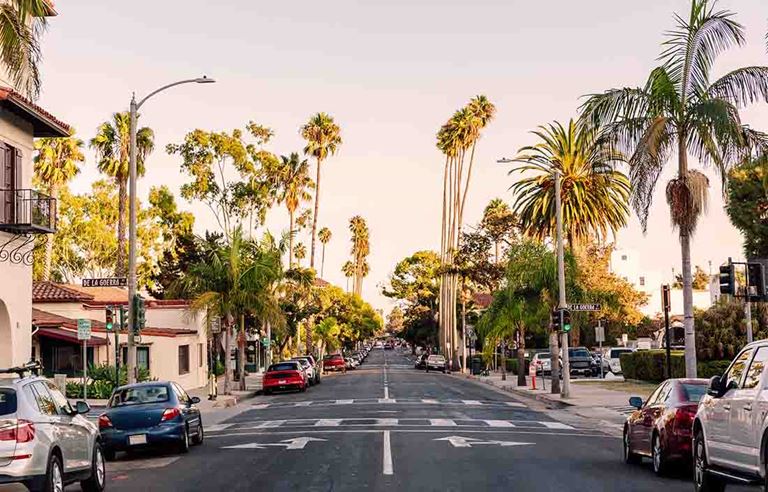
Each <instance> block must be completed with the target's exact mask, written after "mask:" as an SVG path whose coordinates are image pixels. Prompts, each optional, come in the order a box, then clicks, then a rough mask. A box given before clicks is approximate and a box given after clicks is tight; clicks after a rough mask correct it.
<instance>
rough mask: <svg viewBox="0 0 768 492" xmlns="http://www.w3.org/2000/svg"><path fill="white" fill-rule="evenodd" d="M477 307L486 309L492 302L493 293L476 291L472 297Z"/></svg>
mask: <svg viewBox="0 0 768 492" xmlns="http://www.w3.org/2000/svg"><path fill="white" fill-rule="evenodd" d="M472 300H473V301H474V303H475V304H476V305H477V307H479V308H481V309H487V308H488V306H490V305H491V303H492V302H493V295H492V294H488V293H486V292H478V293H477V294H475V295H474V296H473V298H472Z"/></svg>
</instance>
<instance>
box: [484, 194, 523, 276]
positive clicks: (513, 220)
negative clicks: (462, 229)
mask: <svg viewBox="0 0 768 492" xmlns="http://www.w3.org/2000/svg"><path fill="white" fill-rule="evenodd" d="M517 225H518V219H517V217H516V216H515V214H514V213H512V210H511V209H510V208H509V205H507V202H505V201H504V200H502V199H501V198H494V199H493V200H491V201H490V202H488V205H486V206H485V210H484V211H483V219H482V220H481V222H480V226H481V227H482V228H483V229H485V231H486V232H487V233H488V235H489V236H490V238H491V239H492V240H493V246H494V250H495V255H494V256H495V258H496V264H497V265H498V264H499V263H500V262H501V242H502V241H504V240H505V239H506V240H509V236H510V235H511V234H513V232H514V229H515V228H516V227H517Z"/></svg>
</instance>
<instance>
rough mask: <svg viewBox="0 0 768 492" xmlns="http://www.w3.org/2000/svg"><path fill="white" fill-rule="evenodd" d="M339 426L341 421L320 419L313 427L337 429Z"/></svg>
mask: <svg viewBox="0 0 768 492" xmlns="http://www.w3.org/2000/svg"><path fill="white" fill-rule="evenodd" d="M339 425H341V419H320V420H318V421H317V422H315V427H338V426H339Z"/></svg>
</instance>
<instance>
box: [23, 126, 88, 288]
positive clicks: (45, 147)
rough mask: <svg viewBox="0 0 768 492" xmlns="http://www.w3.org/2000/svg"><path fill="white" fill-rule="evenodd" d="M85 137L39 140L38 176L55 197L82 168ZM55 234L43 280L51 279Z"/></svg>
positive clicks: (47, 252)
mask: <svg viewBox="0 0 768 492" xmlns="http://www.w3.org/2000/svg"><path fill="white" fill-rule="evenodd" d="M83 145H84V144H83V141H82V140H80V139H79V138H76V137H75V136H74V131H73V132H72V133H71V134H70V136H69V137H67V138H40V139H38V140H35V149H36V150H37V155H36V156H35V177H36V178H37V180H38V181H39V182H40V184H41V185H42V186H43V188H44V189H45V191H46V192H47V193H48V194H49V195H50V196H51V198H58V197H59V189H60V188H61V187H63V186H66V185H67V183H69V182H70V181H71V180H72V178H74V177H75V176H76V175H77V174H78V173H79V172H80V167H79V164H80V163H82V162H85V155H84V154H83ZM52 256H53V234H49V235H48V236H47V237H46V244H45V263H44V265H45V266H44V267H43V280H50V279H51V258H52Z"/></svg>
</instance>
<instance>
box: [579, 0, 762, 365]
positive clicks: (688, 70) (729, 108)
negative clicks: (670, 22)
mask: <svg viewBox="0 0 768 492" xmlns="http://www.w3.org/2000/svg"><path fill="white" fill-rule="evenodd" d="M716 5H717V2H716V1H708V0H693V1H692V2H691V9H690V13H689V15H688V17H687V18H683V17H682V16H678V15H676V16H675V18H676V21H677V27H676V28H675V29H674V30H672V31H669V32H668V33H667V34H666V36H667V39H666V41H665V42H664V43H663V51H662V53H661V57H660V60H661V64H660V66H658V67H657V68H655V69H653V71H652V72H651V74H650V76H649V77H648V80H647V81H646V83H645V85H644V86H642V87H629V88H620V89H611V90H608V91H606V92H604V93H602V94H595V95H592V96H590V97H589V99H588V100H587V101H586V102H585V104H584V105H583V107H582V110H583V114H584V115H585V116H586V117H587V118H589V119H590V120H592V121H593V122H594V123H596V124H599V125H607V128H608V129H609V131H610V132H611V133H612V134H613V135H615V137H616V139H617V140H618V144H619V146H620V147H621V148H622V149H623V150H624V151H625V152H626V153H627V154H628V155H629V156H630V157H629V166H630V173H629V177H630V181H631V183H632V197H631V205H632V207H633V208H634V210H635V212H636V213H637V215H638V217H639V219H640V223H641V225H642V227H643V229H644V230H645V229H646V227H647V224H648V213H649V210H650V207H651V203H652V200H653V193H654V191H655V189H656V185H657V183H658V181H659V178H660V177H661V174H662V171H663V170H664V169H665V167H666V165H667V163H668V162H669V160H670V157H671V156H673V155H676V156H677V167H676V175H675V177H674V178H672V179H671V180H670V181H669V182H668V183H667V186H666V199H667V203H668V204H669V209H670V216H671V219H672V226H673V227H674V228H676V229H677V230H678V235H679V238H680V249H681V256H682V271H683V312H684V319H683V324H684V326H685V366H686V377H695V376H696V347H695V343H696V337H695V331H694V323H693V289H692V281H693V276H692V271H691V238H692V236H693V234H694V232H695V230H696V225H697V223H698V221H699V218H700V217H701V215H702V213H703V212H704V211H705V208H706V205H707V196H708V188H709V179H708V178H707V177H706V175H704V174H703V173H701V172H700V171H698V170H695V169H691V167H690V166H689V162H688V160H689V157H693V158H695V159H696V160H697V161H698V162H699V163H700V164H702V165H704V166H713V167H714V169H715V171H716V172H717V173H718V174H719V175H720V177H721V178H722V179H723V180H725V179H726V176H727V173H728V170H729V168H730V167H732V166H733V164H734V163H736V162H739V161H740V160H742V159H743V158H745V157H746V156H747V155H748V154H750V153H751V152H752V151H753V150H754V149H756V148H757V147H761V148H764V146H765V143H766V138H765V135H763V134H762V133H758V132H755V131H753V130H751V129H749V128H747V127H746V126H745V125H743V124H742V122H741V118H740V115H739V110H740V109H741V108H743V107H744V106H746V105H748V104H751V103H754V102H758V101H768V67H762V66H753V67H744V68H738V69H735V70H733V71H731V72H729V73H727V74H725V75H724V76H722V77H720V78H718V79H716V80H714V81H713V77H712V76H713V73H712V71H713V66H714V63H715V61H716V60H717V59H718V57H719V56H720V55H721V54H723V53H724V52H726V51H728V50H729V49H730V48H732V47H735V46H742V45H744V44H745V42H746V40H745V35H744V27H743V26H742V25H741V24H739V23H738V22H736V20H735V18H734V14H733V13H732V12H730V11H727V10H716V7H715V6H716Z"/></svg>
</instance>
